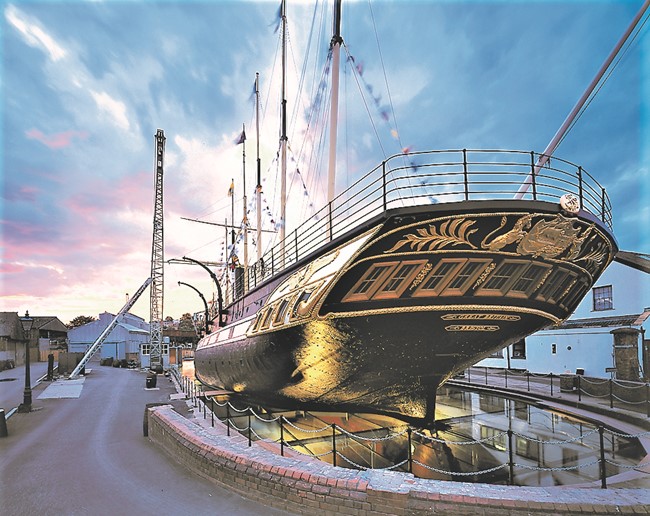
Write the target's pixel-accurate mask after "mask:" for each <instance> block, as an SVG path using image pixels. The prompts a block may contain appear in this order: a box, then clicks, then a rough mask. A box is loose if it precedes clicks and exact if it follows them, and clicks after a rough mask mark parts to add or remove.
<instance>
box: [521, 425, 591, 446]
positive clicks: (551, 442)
mask: <svg viewBox="0 0 650 516" xmlns="http://www.w3.org/2000/svg"><path fill="white" fill-rule="evenodd" d="M597 433H598V429H597V428H594V429H593V430H590V431H589V432H587V433H586V434H582V435H578V436H576V437H573V438H572V439H567V440H565V441H545V440H543V439H535V438H534V437H529V436H527V435H524V434H520V433H519V432H516V431H514V430H513V431H512V435H516V436H517V437H523V438H524V439H526V440H528V441H532V442H534V443H542V444H569V443H574V442H576V441H582V440H583V439H584V438H585V437H589V436H590V435H593V434H597Z"/></svg>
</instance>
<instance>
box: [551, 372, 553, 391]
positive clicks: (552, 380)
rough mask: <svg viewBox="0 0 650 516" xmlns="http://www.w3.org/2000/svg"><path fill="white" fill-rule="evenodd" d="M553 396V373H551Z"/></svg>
mask: <svg viewBox="0 0 650 516" xmlns="http://www.w3.org/2000/svg"><path fill="white" fill-rule="evenodd" d="M551 396H553V373H551Z"/></svg>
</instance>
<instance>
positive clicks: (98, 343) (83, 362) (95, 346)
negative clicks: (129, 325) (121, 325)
mask: <svg viewBox="0 0 650 516" xmlns="http://www.w3.org/2000/svg"><path fill="white" fill-rule="evenodd" d="M149 283H151V278H147V281H145V282H144V283H143V284H142V286H141V287H140V288H139V289H138V291H137V292H136V293H135V294H133V296H132V297H131V299H129V300H128V301H127V302H126V304H125V305H124V306H123V307H122V309H121V310H120V311H119V312H118V313H117V315H116V316H115V317H113V320H112V321H111V322H110V324H109V325H108V326H107V327H106V329H105V330H104V331H103V332H102V333H101V335H100V336H99V337H97V340H96V341H95V342H93V345H92V346H90V347H89V348H88V351H86V354H85V355H84V356H83V358H82V359H81V362H79V363H78V364H77V367H75V368H74V371H72V373H70V376H69V377H68V379H72V378H74V377H76V376H78V375H79V372H80V371H81V370H82V369H83V368H84V367H86V364H87V363H88V361H89V360H90V359H91V358H92V356H93V355H94V354H95V353H96V352H97V350H98V349H99V348H101V347H102V344H103V343H104V341H105V340H106V339H107V338H108V336H109V335H110V334H111V332H112V331H113V328H115V326H117V323H118V322H119V319H120V317H122V316H123V315H124V314H125V313H126V312H128V311H129V310H130V309H131V307H132V306H133V305H134V304H135V302H136V301H137V300H138V298H139V297H140V296H141V295H142V293H143V292H144V291H145V289H146V288H147V287H148V286H149Z"/></svg>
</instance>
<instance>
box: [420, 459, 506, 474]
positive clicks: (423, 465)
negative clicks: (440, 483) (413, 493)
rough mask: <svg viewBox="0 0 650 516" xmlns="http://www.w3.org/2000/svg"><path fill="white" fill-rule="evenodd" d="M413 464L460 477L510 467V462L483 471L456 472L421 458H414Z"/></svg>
mask: <svg viewBox="0 0 650 516" xmlns="http://www.w3.org/2000/svg"><path fill="white" fill-rule="evenodd" d="M413 464H417V465H418V466H422V467H423V468H425V469H428V470H431V471H435V472H436V473H440V474H442V475H454V476H460V477H471V476H474V475H484V474H486V473H493V472H495V471H497V470H500V469H501V468H506V467H508V463H504V464H500V465H499V466H495V467H494V468H490V469H483V470H481V471H465V472H462V471H461V472H458V473H456V472H454V471H445V470H444V469H438V468H434V467H433V466H429V465H428V464H423V463H422V462H420V461H419V460H416V459H413Z"/></svg>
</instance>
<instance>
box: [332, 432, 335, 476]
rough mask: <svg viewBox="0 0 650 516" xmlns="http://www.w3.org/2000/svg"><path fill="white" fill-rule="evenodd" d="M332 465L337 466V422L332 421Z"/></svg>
mask: <svg viewBox="0 0 650 516" xmlns="http://www.w3.org/2000/svg"><path fill="white" fill-rule="evenodd" d="M332 466H334V467H336V424H335V423H332Z"/></svg>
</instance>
